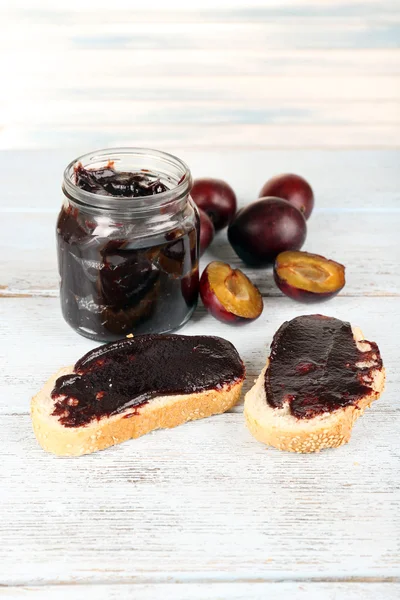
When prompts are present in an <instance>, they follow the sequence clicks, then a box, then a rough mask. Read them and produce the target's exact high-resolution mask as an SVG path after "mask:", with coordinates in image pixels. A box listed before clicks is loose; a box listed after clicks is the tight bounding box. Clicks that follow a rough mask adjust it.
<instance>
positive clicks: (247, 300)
mask: <svg viewBox="0 0 400 600" xmlns="http://www.w3.org/2000/svg"><path fill="white" fill-rule="evenodd" d="M200 296H201V299H202V301H203V304H204V306H205V307H206V309H207V310H208V311H209V312H210V313H211V314H212V315H213V316H214V317H215V318H216V319H219V320H220V321H223V322H224V323H244V322H246V321H249V320H253V319H257V317H259V316H260V315H261V313H262V311H263V299H262V296H261V294H260V292H259V290H258V288H257V287H256V286H255V285H254V284H253V283H252V282H251V281H250V279H249V278H248V277H246V275H245V274H244V273H243V272H242V271H240V270H239V269H232V268H231V267H230V266H229V265H228V264H226V263H223V262H219V261H213V262H211V263H210V264H209V265H208V266H207V267H206V268H205V269H204V271H203V274H202V276H201V279H200Z"/></svg>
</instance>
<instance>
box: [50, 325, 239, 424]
mask: <svg viewBox="0 0 400 600" xmlns="http://www.w3.org/2000/svg"><path fill="white" fill-rule="evenodd" d="M244 374H245V369H244V365H243V363H242V361H241V359H240V357H239V355H238V353H237V351H236V349H235V348H234V346H233V345H232V344H231V343H230V342H228V341H227V340H224V339H222V338H219V337H213V336H181V335H143V336H137V337H134V338H128V339H124V340H121V341H117V342H112V343H110V344H107V345H104V346H101V347H100V348H96V349H94V350H92V351H91V352H89V353H88V354H86V355H85V356H84V357H83V358H81V359H80V360H79V361H78V362H77V363H76V364H75V367H74V372H73V373H71V374H68V375H64V376H62V377H59V378H58V379H57V380H56V383H55V387H54V389H53V391H52V394H51V397H52V398H53V399H55V400H57V402H56V404H55V409H54V412H53V415H54V416H57V417H58V418H59V421H60V423H61V424H62V425H64V426H65V427H79V426H81V425H86V424H88V423H90V422H91V421H93V420H94V419H101V418H102V417H104V416H110V415H116V414H119V413H121V412H124V411H127V410H128V409H131V412H129V413H127V415H126V416H131V415H134V414H137V409H138V408H139V407H140V406H143V405H144V404H147V403H148V402H150V401H151V400H152V398H155V397H160V396H167V395H178V394H195V393H199V392H204V391H206V390H212V389H215V390H220V389H221V388H222V387H223V386H224V385H226V384H230V385H234V384H235V383H236V382H238V381H241V380H242V379H243V378H244Z"/></svg>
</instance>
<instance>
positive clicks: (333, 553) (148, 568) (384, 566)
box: [0, 409, 400, 585]
mask: <svg viewBox="0 0 400 600" xmlns="http://www.w3.org/2000/svg"><path fill="white" fill-rule="evenodd" d="M388 417H389V415H387V414H385V413H382V412H378V411H376V410H374V409H371V410H370V411H368V413H367V414H366V415H365V416H364V417H363V418H362V419H360V421H358V422H357V424H356V425H355V429H354V432H353V438H352V440H351V442H350V444H349V445H347V446H346V447H342V448H339V449H336V450H331V451H326V452H322V453H320V454H316V455H293V454H290V453H281V452H279V451H277V450H275V449H267V448H266V447H264V446H263V445H262V444H259V443H258V442H256V441H255V440H254V439H253V438H252V437H251V435H250V433H249V432H248V431H247V430H246V428H245V425H244V421H243V416H242V415H241V414H238V413H228V414H225V415H223V416H217V417H214V418H210V419H206V420H204V421H202V422H200V421H197V422H193V423H189V424H186V425H183V426H181V427H178V428H175V429H173V430H163V431H157V432H155V433H153V434H151V435H147V436H144V437H142V438H140V439H138V440H134V441H131V442H127V443H125V444H122V445H120V446H116V447H114V448H112V449H109V450H107V451H104V452H101V453H97V454H93V455H90V456H87V457H82V458H79V459H71V460H70V459H59V458H57V457H53V456H51V455H48V454H46V453H44V452H43V450H42V449H41V448H40V447H39V446H38V444H37V442H36V440H35V439H34V437H33V433H32V430H31V424H30V417H29V416H28V415H19V416H18V415H14V416H2V417H1V421H0V434H1V438H2V439H3V440H5V441H6V443H5V444H4V445H3V450H2V462H1V465H0V474H1V477H2V480H3V485H2V502H1V521H0V533H1V539H2V544H1V547H0V559H1V565H2V575H1V580H2V583H3V585H4V584H8V585H28V584H46V583H63V582H74V583H113V582H130V583H132V582H134V581H136V582H138V583H140V582H141V578H145V580H147V581H164V582H165V581H167V577H172V580H174V578H175V579H178V580H181V581H185V580H186V581H189V582H190V581H193V580H195V581H201V580H203V579H204V580H205V581H207V580H210V579H211V580H213V579H215V578H221V579H223V580H227V581H234V580H235V579H239V580H240V579H241V580H247V579H248V578H250V580H257V579H259V578H262V579H273V580H274V579H281V578H283V579H296V578H297V577H300V578H301V579H307V578H310V577H318V578H321V579H324V578H329V579H330V578H345V577H356V578H357V577H358V578H364V577H367V578H368V577H370V578H374V577H378V578H379V577H396V576H398V575H399V568H400V557H399V536H398V534H399V531H400V520H399V519H400V515H399V504H398V500H399V491H398V469H399V462H400V455H399V449H398V443H397V442H398V438H399V435H400V423H399V420H398V419H397V420H396V419H394V418H393V416H391V417H389V418H388Z"/></svg>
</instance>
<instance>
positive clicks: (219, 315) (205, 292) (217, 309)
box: [199, 269, 254, 325]
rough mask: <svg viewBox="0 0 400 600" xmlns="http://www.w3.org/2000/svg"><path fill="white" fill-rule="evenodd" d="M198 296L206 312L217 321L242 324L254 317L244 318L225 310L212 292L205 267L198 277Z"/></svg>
mask: <svg viewBox="0 0 400 600" xmlns="http://www.w3.org/2000/svg"><path fill="white" fill-rule="evenodd" d="M199 289H200V297H201V300H202V302H203V304H204V306H205V308H206V309H207V310H208V312H209V313H210V314H211V315H212V316H213V317H214V318H215V319H218V321H222V323H229V324H230V325H243V324H244V323H249V321H253V320H254V319H246V318H245V317H239V316H238V315H234V314H233V313H231V312H229V310H226V308H225V307H224V306H223V304H222V303H221V302H220V301H219V300H218V298H217V296H216V295H215V293H214V292H213V290H212V289H211V286H210V282H209V279H208V273H207V269H204V271H203V274H202V276H201V277H200V288H199Z"/></svg>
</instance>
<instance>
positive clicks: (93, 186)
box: [75, 162, 168, 198]
mask: <svg viewBox="0 0 400 600" xmlns="http://www.w3.org/2000/svg"><path fill="white" fill-rule="evenodd" d="M75 183H76V185H77V186H78V187H79V188H81V189H82V190H85V191H86V192H91V193H92V194H101V195H103V196H123V197H125V198H137V197H139V196H152V195H153V194H161V192H166V191H167V190H168V188H167V187H166V186H165V185H164V184H163V183H161V181H160V179H159V178H158V177H152V176H151V175H150V174H149V173H145V172H138V173H129V172H125V171H116V170H115V169H114V166H113V163H112V162H110V163H109V164H108V165H107V166H106V167H104V168H102V169H85V167H83V165H82V164H81V163H79V164H77V165H76V167H75Z"/></svg>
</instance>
